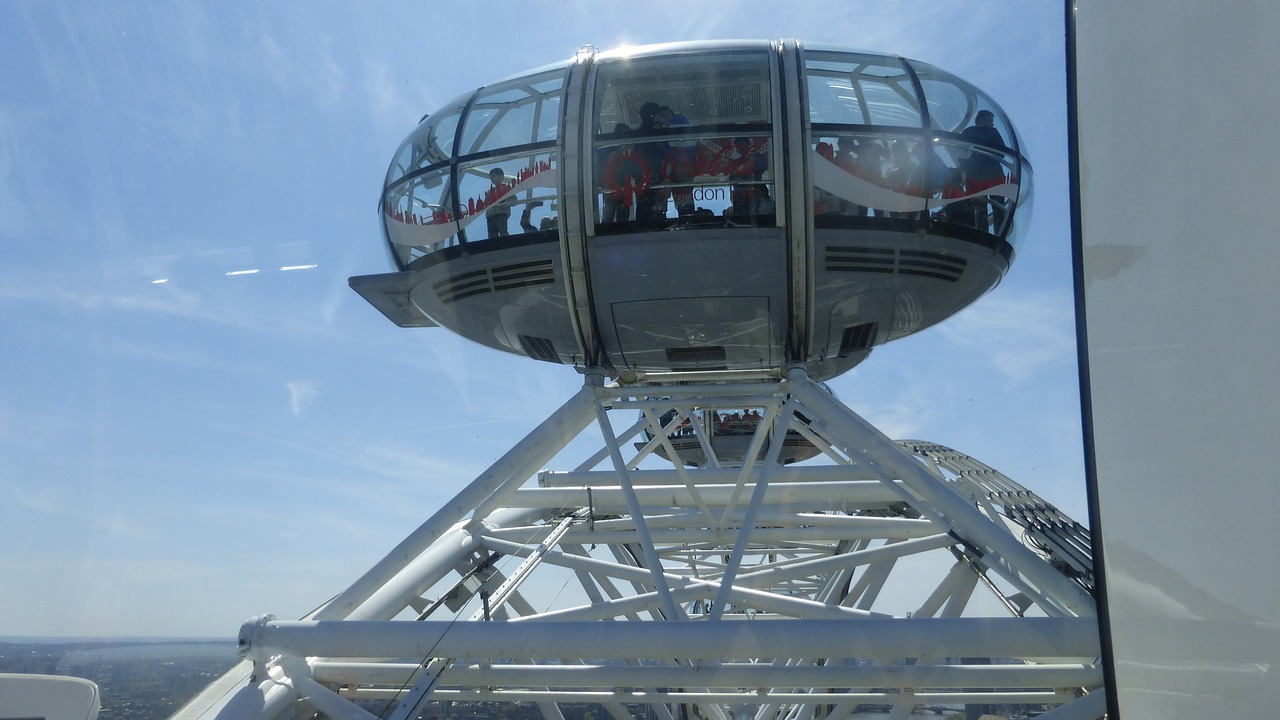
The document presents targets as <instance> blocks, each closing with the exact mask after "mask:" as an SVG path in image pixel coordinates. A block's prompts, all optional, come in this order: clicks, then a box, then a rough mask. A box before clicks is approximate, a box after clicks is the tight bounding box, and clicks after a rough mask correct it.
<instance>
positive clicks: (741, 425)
mask: <svg viewBox="0 0 1280 720" xmlns="http://www.w3.org/2000/svg"><path fill="white" fill-rule="evenodd" d="M674 419H675V411H674V410H673V411H670V412H668V413H666V414H665V415H663V416H662V418H661V420H660V422H661V423H662V425H663V426H664V427H665V426H666V425H668V424H669V423H670V422H671V421H672V420H674ZM761 419H763V418H762V416H761V415H760V411H759V410H756V409H754V408H752V409H747V410H733V411H729V412H720V411H718V410H717V411H713V415H712V422H713V423H714V424H715V434H716V435H752V434H754V433H755V431H756V427H757V426H758V425H759V424H760V420H761ZM693 435H694V432H693V426H692V425H690V424H689V418H685V419H684V420H682V421H681V422H680V425H679V426H678V427H677V428H676V429H675V431H674V432H673V433H672V436H673V437H692V436H693Z"/></svg>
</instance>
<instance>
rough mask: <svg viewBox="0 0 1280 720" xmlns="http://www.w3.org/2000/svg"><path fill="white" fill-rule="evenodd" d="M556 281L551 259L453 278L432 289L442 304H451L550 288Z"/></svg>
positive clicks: (501, 266)
mask: <svg viewBox="0 0 1280 720" xmlns="http://www.w3.org/2000/svg"><path fill="white" fill-rule="evenodd" d="M555 281H556V275H555V267H554V264H553V263H552V261H551V260H532V261H529V262H522V263H512V264H510V265H499V266H497V267H492V268H481V269H479V270H472V271H470V272H464V273H458V274H457V275H450V276H449V277H447V278H445V279H443V280H440V281H438V282H436V283H435V284H434V285H432V286H431V287H432V289H433V290H435V292H436V296H437V297H439V298H440V301H441V302H444V303H451V302H457V301H458V300H461V299H463V298H468V297H472V296H474V295H483V294H484V293H490V292H502V291H503V290H517V289H520V288H527V287H537V286H539V285H550V284H552V283H554V282H555Z"/></svg>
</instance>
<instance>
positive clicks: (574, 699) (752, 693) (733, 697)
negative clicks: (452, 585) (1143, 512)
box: [355, 688, 1075, 713]
mask: <svg viewBox="0 0 1280 720" xmlns="http://www.w3.org/2000/svg"><path fill="white" fill-rule="evenodd" d="M398 693H399V691H398V690H392V689H386V690H360V691H357V693H355V695H356V697H359V698H361V699H368V700H389V699H394V698H397V697H399V694H398ZM912 697H913V698H915V700H916V703H915V704H919V705H963V704H966V703H974V704H983V703H990V704H993V705H1006V704H1025V705H1041V704H1044V705H1056V704H1059V703H1065V702H1070V701H1072V700H1075V695H1074V694H1073V692H1072V691H1060V690H1050V691H1042V692H1037V691H1034V690H1023V691H1018V692H963V691H962V692H939V693H933V692H917V693H913V694H912ZM431 698H432V700H446V701H451V702H546V701H548V700H554V701H557V702H571V703H597V702H611V701H620V702H624V703H660V702H675V703H732V704H734V705H738V704H750V705H755V704H757V703H759V702H761V701H762V700H766V699H767V700H769V701H771V702H778V703H789V704H791V703H794V704H801V705H805V704H811V703H816V704H823V705H833V704H836V703H841V702H845V701H848V700H850V699H853V700H854V701H856V702H859V703H875V704H892V703H894V702H896V701H899V700H901V699H902V693H901V692H898V691H893V692H865V693H833V692H818V693H810V692H803V691H795V690H791V691H774V690H769V689H766V690H765V691H764V692H760V691H759V690H756V689H754V688H752V689H748V690H740V691H737V692H732V691H720V692H714V691H713V692H702V691H698V690H687V691H684V692H680V691H665V692H663V691H647V690H579V691H576V692H575V691H550V692H548V691H545V690H541V691H540V690H495V689H489V688H478V689H473V690H453V689H442V690H437V691H435V692H434V693H432V696H431ZM715 708H716V706H715V705H710V706H703V707H701V708H699V710H700V711H702V712H708V713H710V712H713V711H714V710H715Z"/></svg>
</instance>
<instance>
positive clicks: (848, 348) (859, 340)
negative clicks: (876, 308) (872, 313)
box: [840, 322, 877, 357]
mask: <svg viewBox="0 0 1280 720" xmlns="http://www.w3.org/2000/svg"><path fill="white" fill-rule="evenodd" d="M876 325H877V323H874V322H869V323H862V324H861V325H850V326H849V327H847V328H845V329H844V334H843V335H841V336H840V357H845V356H846V355H848V354H849V353H851V352H855V351H858V350H866V349H867V348H869V347H871V341H872V340H874V339H875V337H876Z"/></svg>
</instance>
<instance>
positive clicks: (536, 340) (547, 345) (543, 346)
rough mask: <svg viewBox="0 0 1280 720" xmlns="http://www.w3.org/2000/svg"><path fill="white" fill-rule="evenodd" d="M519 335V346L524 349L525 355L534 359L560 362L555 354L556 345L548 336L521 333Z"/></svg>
mask: <svg viewBox="0 0 1280 720" xmlns="http://www.w3.org/2000/svg"><path fill="white" fill-rule="evenodd" d="M519 337H520V347H521V348H523V349H524V354H525V355H528V356H529V357H531V358H533V359H534V360H542V361H544V362H551V363H557V364H558V363H560V356H559V355H557V354H556V346H555V345H554V344H553V343H552V342H551V339H550V338H544V337H534V336H533V335H521V336H519Z"/></svg>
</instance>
